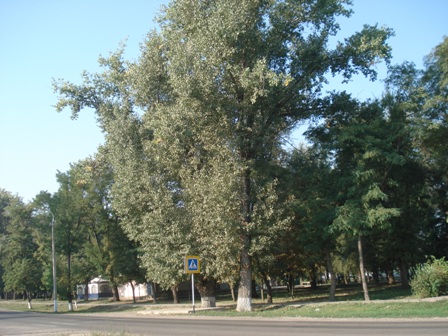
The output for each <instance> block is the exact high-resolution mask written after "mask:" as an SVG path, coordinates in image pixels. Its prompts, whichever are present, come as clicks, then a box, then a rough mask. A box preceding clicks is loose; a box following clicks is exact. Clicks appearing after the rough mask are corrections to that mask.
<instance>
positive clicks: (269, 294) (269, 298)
mask: <svg viewBox="0 0 448 336" xmlns="http://www.w3.org/2000/svg"><path fill="white" fill-rule="evenodd" d="M261 277H262V278H263V282H264V284H265V286H266V292H267V297H266V302H267V303H272V286H271V282H270V281H269V279H268V276H267V275H266V273H265V272H261Z"/></svg>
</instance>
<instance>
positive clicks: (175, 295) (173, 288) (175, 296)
mask: <svg viewBox="0 0 448 336" xmlns="http://www.w3.org/2000/svg"><path fill="white" fill-rule="evenodd" d="M171 293H173V303H175V304H177V303H180V301H179V295H178V293H177V286H171Z"/></svg>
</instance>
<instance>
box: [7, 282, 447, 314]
mask: <svg viewBox="0 0 448 336" xmlns="http://www.w3.org/2000/svg"><path fill="white" fill-rule="evenodd" d="M328 290H329V288H328V286H320V287H319V288H318V289H317V290H312V289H310V288H298V289H297V290H296V291H295V293H294V297H293V298H292V297H291V296H290V295H289V294H288V293H286V290H281V289H279V290H277V291H275V292H274V298H273V299H274V304H269V305H268V304H266V303H265V301H263V300H262V299H261V298H259V299H254V300H253V311H252V312H247V313H238V312H236V311H235V303H234V302H232V301H231V300H230V295H229V294H224V295H220V296H218V297H217V306H218V307H220V308H222V309H220V310H211V311H201V310H197V311H196V315H201V316H228V317H232V316H235V317H241V316H247V317H250V316H253V317H267V318H276V317H318V318H430V317H448V299H445V298H443V299H441V300H440V299H439V300H434V299H431V300H416V299H415V298H414V297H412V294H411V291H410V290H408V289H402V288H401V287H400V285H372V286H371V287H370V288H369V294H370V298H371V302H369V303H366V302H364V301H363V300H364V296H363V293H362V289H361V286H360V285H350V286H340V287H338V289H337V294H336V302H328ZM197 300H198V301H197V307H198V305H200V299H199V298H198V299H197ZM32 303H33V311H36V312H46V313H52V312H53V301H48V300H47V301H42V300H33V301H32ZM190 304H191V302H189V301H185V302H183V304H182V305H173V304H172V303H171V302H170V301H166V300H159V302H158V303H157V304H153V303H152V302H151V301H146V302H145V301H139V302H138V303H137V304H133V303H132V302H127V301H121V302H111V301H108V300H102V301H90V302H86V303H85V302H82V303H81V302H80V303H79V304H78V307H77V308H76V309H75V311H76V312H77V313H122V312H130V313H133V312H135V313H136V312H138V311H147V310H160V309H170V308H176V309H177V308H179V307H185V308H187V309H188V307H190ZM1 308H3V309H9V310H19V311H27V310H28V309H27V302H26V301H22V300H0V309H1ZM58 311H59V313H68V311H67V303H66V302H61V301H60V302H59V305H58Z"/></svg>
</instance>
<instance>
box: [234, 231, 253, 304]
mask: <svg viewBox="0 0 448 336" xmlns="http://www.w3.org/2000/svg"><path fill="white" fill-rule="evenodd" d="M242 239H243V247H242V251H241V258H240V283H239V287H238V301H237V304H236V310H237V311H239V312H246V311H252V267H251V260H250V256H249V251H248V247H249V236H248V235H247V234H243V237H242Z"/></svg>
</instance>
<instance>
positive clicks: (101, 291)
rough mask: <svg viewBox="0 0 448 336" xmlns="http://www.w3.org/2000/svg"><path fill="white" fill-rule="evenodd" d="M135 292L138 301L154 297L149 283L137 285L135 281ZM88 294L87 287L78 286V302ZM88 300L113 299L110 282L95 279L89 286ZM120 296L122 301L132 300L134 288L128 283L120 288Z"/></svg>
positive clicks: (100, 278) (99, 278) (103, 279)
mask: <svg viewBox="0 0 448 336" xmlns="http://www.w3.org/2000/svg"><path fill="white" fill-rule="evenodd" d="M133 285H134V292H135V298H136V299H146V298H148V297H151V296H152V288H151V285H150V284H148V283H143V284H137V283H135V281H133ZM85 292H86V285H85V284H83V285H77V286H76V296H77V299H78V300H84V297H85ZM88 293H89V297H88V300H99V299H103V298H109V297H112V296H113V294H112V288H111V286H110V282H109V280H107V279H105V278H102V277H101V275H100V276H99V277H96V278H93V279H92V280H90V282H89V284H88ZM118 295H119V296H120V299H121V300H132V286H131V284H130V283H129V282H128V283H126V284H124V285H121V286H119V287H118Z"/></svg>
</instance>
